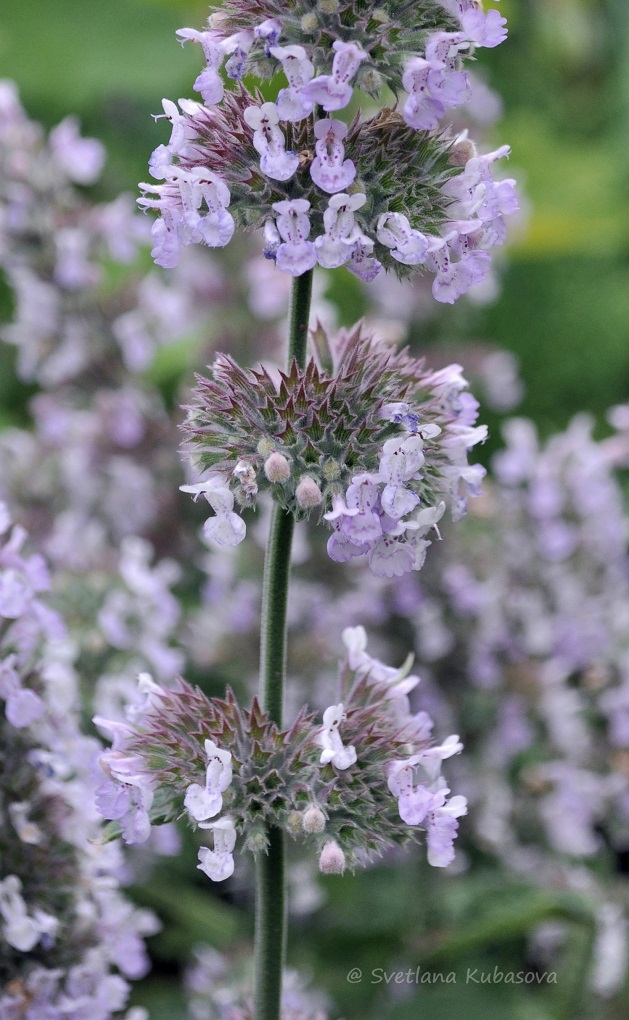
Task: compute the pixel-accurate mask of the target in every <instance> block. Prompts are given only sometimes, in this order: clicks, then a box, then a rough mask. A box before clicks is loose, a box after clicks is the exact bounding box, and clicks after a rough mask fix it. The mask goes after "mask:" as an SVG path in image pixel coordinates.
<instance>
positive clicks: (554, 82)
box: [0, 0, 629, 1020]
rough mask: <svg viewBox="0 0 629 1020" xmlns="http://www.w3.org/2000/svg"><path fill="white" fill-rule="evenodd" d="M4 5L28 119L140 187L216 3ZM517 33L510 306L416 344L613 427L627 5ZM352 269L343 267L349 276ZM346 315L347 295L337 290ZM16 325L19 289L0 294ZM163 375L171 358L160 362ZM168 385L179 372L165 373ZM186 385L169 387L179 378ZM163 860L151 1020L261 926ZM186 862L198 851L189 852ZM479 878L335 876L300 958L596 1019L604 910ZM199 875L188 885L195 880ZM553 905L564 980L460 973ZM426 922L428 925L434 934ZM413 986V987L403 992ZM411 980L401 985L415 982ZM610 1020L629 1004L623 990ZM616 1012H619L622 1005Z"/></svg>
mask: <svg viewBox="0 0 629 1020" xmlns="http://www.w3.org/2000/svg"><path fill="white" fill-rule="evenodd" d="M8 7H9V5H8V4H5V5H4V11H3V13H4V19H3V22H2V23H1V24H0V73H1V74H2V76H3V77H10V78H13V79H14V80H15V81H16V82H17V84H18V86H19V89H20V93H21V97H22V102H23V104H24V106H25V108H26V109H27V110H28V112H29V114H30V116H31V117H33V118H34V119H39V120H41V121H42V122H43V123H44V124H45V125H47V126H52V125H54V124H55V123H57V122H58V121H59V120H61V119H62V118H63V117H65V116H67V115H68V114H70V113H73V114H77V115H78V116H79V117H80V119H81V122H82V126H83V131H84V133H86V134H91V135H95V136H97V137H99V138H101V139H102V140H103V141H104V142H105V144H106V146H107V148H108V152H109V161H108V165H107V169H106V172H105V174H104V176H103V180H102V182H101V184H99V189H100V195H102V197H104V198H113V197H114V196H115V195H117V194H118V193H119V192H120V191H121V190H128V191H134V190H135V188H136V183H137V181H138V180H142V179H145V178H146V175H147V172H148V171H147V169H146V162H147V158H148V155H149V153H150V151H151V150H152V149H153V148H154V147H155V146H156V145H157V144H158V143H159V142H160V141H161V140H163V136H164V131H163V128H162V127H161V126H160V125H159V124H158V125H157V126H156V125H155V123H154V122H153V121H152V119H151V114H154V113H158V112H159V111H160V109H161V99H162V97H163V96H169V97H171V98H176V97H178V96H190V95H191V94H192V88H191V84H192V81H193V80H194V77H195V75H196V73H197V69H198V66H199V53H198V52H197V50H196V49H195V48H194V47H186V48H184V49H183V50H182V49H181V47H179V46H178V45H177V42H176V40H175V36H174V33H175V30H176V29H177V28H178V27H180V26H182V25H192V26H200V25H201V24H202V22H203V21H204V19H205V17H206V14H207V7H206V5H205V4H204V3H197V2H195V3H193V2H190V0H107V2H104V3H103V2H98V3H97V2H96V0H46V2H45V3H42V2H41V0H21V2H20V3H19V4H18V3H15V4H12V5H11V9H10V11H9V9H8ZM501 11H502V13H503V14H505V15H506V16H507V18H508V19H509V26H510V40H509V41H508V43H507V44H506V45H504V46H502V47H499V48H498V50H495V51H483V52H482V54H481V58H482V59H481V67H482V70H483V73H484V74H485V75H486V77H487V79H488V81H489V82H490V84H491V85H492V86H493V87H494V88H495V89H496V90H497V91H498V93H499V94H500V95H501V96H502V99H503V102H504V115H503V117H502V119H501V121H500V122H499V124H498V128H497V137H496V139H495V140H496V143H497V144H498V143H502V142H508V143H509V144H510V145H511V146H512V157H511V164H510V168H509V172H510V173H511V174H513V176H516V177H517V178H518V179H519V180H520V182H521V188H522V194H523V196H525V205H526V206H527V218H526V220H525V222H524V223H523V225H522V227H521V229H520V230H519V232H518V235H517V237H514V238H513V241H512V243H511V246H510V249H509V252H508V256H507V265H506V268H505V271H504V275H503V279H502V290H501V294H500V296H499V298H498V300H497V301H496V302H495V303H494V304H491V305H489V306H487V307H483V306H476V305H473V304H471V303H470V302H461V303H460V305H458V306H455V307H454V308H448V309H447V310H446V313H445V314H441V315H440V316H439V317H438V318H436V319H435V320H434V321H429V322H427V323H426V324H425V326H424V329H425V335H424V336H423V337H421V338H419V337H418V340H421V341H422V342H423V343H424V344H432V343H435V342H440V343H444V342H447V343H448V344H454V345H456V344H459V343H461V342H466V341H473V340H477V339H479V338H480V339H483V340H490V341H491V342H493V343H495V344H496V345H497V346H499V347H501V348H505V349H508V350H512V351H514V352H515V353H516V354H517V356H518V358H519V360H520V364H521V370H522V376H523V379H524V382H525V385H526V396H525V400H524V403H523V405H522V408H521V410H522V412H523V413H526V414H528V415H530V416H531V417H532V418H533V419H534V420H535V421H536V422H537V423H538V425H539V427H540V429H541V430H542V432H543V433H545V434H549V433H550V432H552V431H553V430H555V429H557V428H560V427H563V426H564V425H565V424H566V422H567V420H568V419H569V417H570V416H571V415H572V414H574V413H575V412H577V411H580V410H583V409H586V410H589V411H591V412H592V413H593V414H595V415H596V416H597V418H598V420H599V422H600V423H601V424H600V428H604V417H603V416H604V411H605V409H606V408H608V407H609V406H610V405H611V404H614V403H617V402H621V401H626V400H627V398H628V394H629V343H627V332H628V324H629V199H628V194H629V163H628V160H627V154H628V149H629V143H628V130H629V7H628V5H627V2H626V0H502V3H501ZM343 275H345V274H343ZM335 288H336V289H335V292H334V297H335V298H337V299H338V300H339V302H340V304H341V307H342V309H343V307H344V315H345V318H346V319H349V318H350V317H351V316H352V314H353V311H354V304H355V300H354V298H353V296H352V288H351V287H350V288H349V290H348V291H347V292H346V293H344V290H343V285H342V283H341V284H340V285H337V284H335ZM0 302H1V303H2V304H3V306H4V307H3V316H2V317H3V318H4V317H5V316H6V314H7V311H8V302H9V298H8V294H7V292H6V290H2V289H0ZM11 357H12V352H11V351H10V350H9V349H7V348H4V349H3V350H2V359H3V360H2V361H1V362H0V408H2V415H3V418H2V419H0V424H1V423H2V421H7V420H11V419H13V420H15V419H19V418H20V417H21V416H23V414H24V411H23V407H24V402H25V398H26V396H27V391H26V388H25V387H18V385H17V384H16V383H15V381H14V378H13V374H12V372H11V371H9V368H10V359H11ZM161 371H162V372H163V374H164V379H165V383H166V384H167V383H168V376H169V373H170V374H172V372H174V371H176V368H173V367H172V366H171V367H169V366H166V368H165V369H163V368H162V370H161ZM171 381H172V380H171ZM173 388H174V387H173ZM186 856H187V862H184V861H183V860H178V861H177V860H170V859H167V860H166V861H163V862H162V863H161V864H160V866H159V870H158V871H157V872H156V873H154V874H153V876H152V879H151V882H150V884H149V885H148V886H146V887H143V888H141V889H139V890H138V898H139V900H140V901H141V902H143V903H146V904H147V905H151V906H153V907H155V908H156V909H158V910H159V912H160V913H161V915H162V917H163V918H164V920H165V921H166V922H167V924H166V927H165V930H164V932H163V933H162V934H160V935H159V936H157V937H156V939H154V940H153V949H154V954H155V959H156V968H155V972H154V974H153V976H152V978H151V979H150V980H149V981H147V982H146V983H145V986H144V988H142V989H140V990H139V992H138V993H137V1001H139V1002H140V1001H141V1002H144V1003H145V1004H147V1005H149V1006H150V1007H151V1011H152V1016H153V1018H154V1020H166V1018H171V1017H176V1016H179V1015H181V1012H180V1011H181V1000H180V997H179V994H180V993H179V991H178V986H177V981H176V980H175V979H176V978H177V976H178V973H179V969H180V966H181V963H182V961H183V960H184V959H185V957H186V955H187V953H188V951H189V949H190V948H191V947H192V946H193V945H194V944H195V943H196V942H198V941H199V940H200V939H201V938H205V939H206V940H207V941H209V942H211V943H212V944H213V945H215V946H216V947H217V948H224V947H225V946H226V945H227V944H229V943H230V942H231V941H232V940H233V939H234V938H236V939H238V938H242V939H245V938H247V936H248V935H250V933H251V932H250V920H249V919H248V917H247V915H246V913H245V910H244V906H243V905H242V904H241V903H240V902H239V901H238V894H237V891H236V894H235V899H236V903H235V904H234V903H226V902H224V901H223V900H221V899H220V898H219V897H220V889H216V888H211V889H210V888H208V884H207V882H206V880H205V879H202V878H201V877H199V879H198V881H197V880H196V877H192V878H191V876H190V874H189V871H190V868H189V862H190V856H191V855H190V854H188V855H186ZM192 856H194V855H193V854H192ZM474 863H475V868H474V871H473V875H469V874H466V875H461V876H456V875H454V876H452V877H449V878H445V877H444V876H442V875H437V876H435V875H434V874H433V875H430V876H429V875H428V874H427V871H428V869H427V868H426V867H425V866H424V865H423V864H422V863H420V862H418V861H417V860H413V861H410V862H409V861H407V863H406V866H405V867H403V868H395V867H383V868H379V869H376V870H374V871H373V872H369V873H367V874H366V875H364V876H362V877H361V878H360V879H345V880H342V881H341V880H335V879H329V880H327V882H326V883H325V885H326V892H327V894H328V903H327V906H326V908H325V909H324V910H323V911H320V912H318V913H316V914H315V915H311V916H309V917H308V919H307V921H303V922H301V923H300V922H299V921H297V922H296V923H295V925H294V927H293V938H292V939H291V957H292V962H293V963H294V964H302V965H305V967H306V969H307V970H310V972H311V973H312V976H313V978H314V979H315V981H316V982H320V983H321V984H322V985H323V986H324V987H325V988H326V989H327V990H328V991H329V992H330V994H331V995H332V996H333V997H334V999H335V1001H336V1003H337V1005H338V1009H339V1011H341V1012H342V1013H343V1015H345V1016H347V1017H348V1018H349V1017H358V1016H360V1017H365V1016H371V1017H380V1016H383V1015H384V1014H385V1012H386V1015H387V1016H390V1017H392V1018H395V1020H407V1018H408V1020H410V1018H414V1017H417V1016H422V1017H426V1018H430V1020H441V1017H444V1018H445V1017H451V1016H453V1015H458V1014H459V1013H463V1012H464V1013H465V1015H466V1017H467V1018H468V1020H476V1018H481V1017H483V1018H485V1017H494V1016H496V1017H497V1016H500V1017H509V1018H513V1020H541V1018H544V1017H552V1018H557V1020H559V1018H563V1017H565V1018H568V1017H585V1018H587V1020H589V1018H590V1017H592V1016H594V1014H593V1013H592V1012H591V1011H590V1010H591V1008H593V1007H591V1006H590V1005H589V1004H588V1000H587V993H586V992H585V991H584V982H585V978H586V970H587V969H586V967H585V966H584V960H586V959H587V954H588V952H589V949H590V947H591V940H592V919H591V917H590V916H589V915H588V912H587V909H586V906H585V904H582V903H581V902H580V901H579V899H578V897H576V896H572V897H569V898H568V897H566V898H564V897H562V896H559V895H555V896H553V895H551V894H550V893H544V892H540V891H537V892H532V891H531V889H530V888H528V887H524V886H522V885H520V884H518V882H516V881H515V880H514V879H513V878H506V877H505V876H498V875H496V874H495V873H494V871H493V870H492V862H491V860H489V859H487V861H483V860H478V861H476V862H474ZM193 883H194V884H193ZM549 917H554V918H557V917H561V918H564V919H567V920H568V921H569V925H570V927H569V931H570V935H569V938H568V940H567V942H566V945H565V950H564V953H563V958H562V965H563V968H564V969H563V971H562V973H561V974H560V977H559V980H558V984H557V986H543V985H542V986H539V987H532V988H527V990H526V991H525V992H523V991H522V990H521V989H517V988H514V987H509V986H507V985H505V984H494V985H487V986H477V985H475V984H470V983H465V980H464V975H465V974H466V972H467V969H468V968H474V967H479V968H481V969H484V970H485V971H489V970H492V969H493V967H494V966H498V967H501V966H502V967H504V969H507V968H508V967H511V968H513V967H515V969H518V966H524V964H525V963H526V960H527V951H528V950H527V943H526V938H525V936H526V933H527V932H528V931H530V929H531V928H532V927H533V926H534V924H536V923H538V922H540V921H542V920H544V919H547V918H549ZM427 932H430V933H431V935H430V936H427V934H426V933H427ZM418 964H421V965H422V967H424V968H425V969H430V970H431V971H434V972H438V971H443V973H444V974H447V973H448V972H450V971H452V970H455V971H456V973H457V977H458V980H457V981H456V983H452V984H448V985H446V984H437V985H435V986H434V987H431V986H429V985H426V986H421V987H418V988H416V987H413V988H412V991H413V998H412V999H408V1000H404V999H400V1001H399V1002H397V1003H395V1004H394V1005H393V1006H391V1005H390V1004H389V1005H387V1007H386V1010H385V1008H384V1007H383V1006H382V1005H380V1006H379V1004H378V1003H379V1000H378V994H379V991H380V992H381V991H382V989H378V988H377V987H374V986H373V985H370V984H369V981H368V979H366V980H365V981H363V982H362V983H361V984H357V985H354V986H352V985H349V984H348V983H347V981H346V979H345V976H346V973H347V971H348V970H349V969H350V967H353V966H358V965H360V966H361V967H362V968H363V970H364V971H365V973H366V974H368V973H369V972H370V970H371V968H372V967H380V968H385V969H387V968H388V969H400V970H402V969H406V968H407V967H412V968H413V969H414V968H415V967H416V966H417V965H418ZM405 987H406V986H405ZM407 991H408V987H407ZM609 1008H610V1011H609V1012H607V1013H606V1014H605V1016H606V1020H620V1018H621V1017H626V1016H627V1008H629V1007H628V1006H627V998H626V997H625V1000H624V1003H623V1002H621V1003H620V1004H619V1005H618V1006H617V1007H616V1006H610V1007H609ZM615 1009H617V1010H618V1011H617V1012H614V1010H615Z"/></svg>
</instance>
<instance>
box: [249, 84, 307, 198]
mask: <svg viewBox="0 0 629 1020" xmlns="http://www.w3.org/2000/svg"><path fill="white" fill-rule="evenodd" d="M244 116H245V120H246V122H247V124H248V125H249V127H250V128H253V144H254V146H255V148H256V150H257V151H258V152H259V153H260V156H261V159H260V169H261V170H262V172H263V173H265V174H266V175H267V177H272V178H273V180H275V181H287V180H288V179H289V178H290V177H292V176H293V174H294V173H295V171H296V169H297V167H298V166H299V156H298V155H297V153H296V152H286V151H285V145H286V139H285V138H284V135H283V134H282V132H281V130H280V128H279V127H278V124H279V119H280V118H279V113H278V110H277V106H276V105H275V103H263V104H262V106H260V107H258V106H248V107H247V109H246V110H245V114H244Z"/></svg>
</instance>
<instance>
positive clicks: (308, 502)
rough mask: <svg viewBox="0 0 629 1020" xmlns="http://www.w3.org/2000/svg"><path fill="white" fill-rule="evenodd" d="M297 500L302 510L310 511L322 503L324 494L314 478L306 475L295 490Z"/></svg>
mask: <svg viewBox="0 0 629 1020" xmlns="http://www.w3.org/2000/svg"><path fill="white" fill-rule="evenodd" d="M295 499H296V500H297V502H298V503H299V505H300V507H301V508H302V510H309V509H310V507H313V506H318V505H319V503H321V501H322V500H323V493H322V492H321V489H320V488H319V486H318V485H317V483H316V482H315V480H314V478H311V477H310V476H309V475H304V476H303V477H302V478H301V480H300V482H299V485H298V486H297V488H296V489H295Z"/></svg>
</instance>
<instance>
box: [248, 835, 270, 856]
mask: <svg viewBox="0 0 629 1020" xmlns="http://www.w3.org/2000/svg"><path fill="white" fill-rule="evenodd" d="M245 848H246V849H247V850H249V851H251V853H252V854H259V853H261V852H262V853H266V851H267V850H268V848H269V840H268V837H267V836H266V835H265V833H264V832H259V831H254V832H250V833H249V835H248V836H247V838H246V840H245Z"/></svg>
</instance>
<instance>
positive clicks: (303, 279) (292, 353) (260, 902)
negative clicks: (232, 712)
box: [255, 270, 313, 1020]
mask: <svg viewBox="0 0 629 1020" xmlns="http://www.w3.org/2000/svg"><path fill="white" fill-rule="evenodd" d="M312 276H313V274H312V270H311V271H310V272H307V273H304V274H303V275H302V276H298V277H296V278H295V280H293V287H292V292H291V303H290V311H289V334H288V357H287V361H288V364H289V365H290V363H291V361H292V360H293V358H295V359H296V361H297V364H298V366H299V367H300V368H304V367H305V364H306V343H307V340H308V319H309V316H310V300H311V295H312ZM292 539H293V518H292V516H291V515H290V514H288V513H286V511H285V510H283V509H282V508H281V507H279V506H278V505H277V504H276V505H275V506H274V507H273V516H272V519H271V528H270V531H269V539H268V544H267V548H266V555H265V560H264V580H263V586H262V620H261V641H260V699H261V702H262V708H263V709H264V710H265V711H267V712H268V713H269V714H270V716H271V719H273V721H274V722H276V723H277V725H278V726H281V725H282V714H283V703H284V680H285V677H286V607H287V604H288V585H289V580H290V554H291V545H292ZM266 835H267V838H268V841H269V844H268V852H267V853H266V854H263V853H260V854H258V857H257V860H256V925H255V1020H280V1007H281V995H282V970H283V966H284V954H285V949H286V893H285V875H284V833H283V832H281V830H280V829H276V828H274V827H272V826H269V827H268V828H267V832H266Z"/></svg>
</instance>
